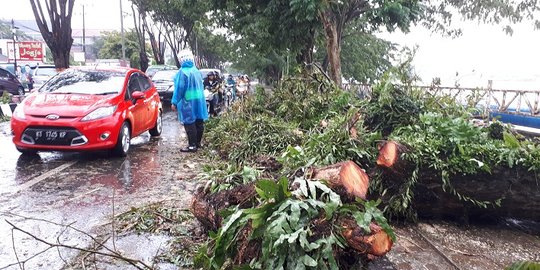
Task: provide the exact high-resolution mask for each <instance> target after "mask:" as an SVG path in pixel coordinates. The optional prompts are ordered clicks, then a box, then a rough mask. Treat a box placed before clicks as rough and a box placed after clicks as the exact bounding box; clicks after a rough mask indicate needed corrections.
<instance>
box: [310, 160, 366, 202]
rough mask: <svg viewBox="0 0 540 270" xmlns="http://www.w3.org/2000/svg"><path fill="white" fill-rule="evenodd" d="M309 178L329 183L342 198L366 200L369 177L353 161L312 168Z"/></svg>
mask: <svg viewBox="0 0 540 270" xmlns="http://www.w3.org/2000/svg"><path fill="white" fill-rule="evenodd" d="M307 176H308V178H310V179H316V180H326V181H328V185H329V186H330V188H331V189H332V190H334V191H335V192H336V193H338V194H339V195H341V196H342V197H344V196H345V197H347V196H346V195H349V197H350V196H351V195H352V196H354V197H357V198H361V199H363V200H365V199H366V196H367V192H368V188H369V177H368V175H367V174H366V172H364V170H362V169H361V168H360V167H359V166H358V165H356V163H354V162H353V161H344V162H340V163H336V164H333V165H329V166H326V167H322V168H312V169H311V170H310V171H308V173H307ZM342 199H343V198H342Z"/></svg>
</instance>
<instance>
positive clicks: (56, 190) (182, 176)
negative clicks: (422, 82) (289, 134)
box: [0, 111, 540, 269]
mask: <svg viewBox="0 0 540 270" xmlns="http://www.w3.org/2000/svg"><path fill="white" fill-rule="evenodd" d="M133 142H134V147H133V148H132V149H131V153H130V155H129V156H128V157H126V158H111V157H109V156H108V155H107V154H106V153H87V154H81V153H40V154H39V156H37V157H32V158H25V157H22V156H20V155H19V154H18V152H17V151H16V150H15V147H14V146H13V145H12V143H11V136H10V134H9V125H8V124H7V123H0V149H1V154H0V178H1V179H0V269H21V266H23V265H24V267H23V269H85V268H88V269H135V267H133V266H131V265H130V264H127V263H125V262H122V261H118V260H110V259H99V258H96V260H87V259H88V257H89V256H90V255H88V254H86V253H84V252H81V251H80V250H79V251H78V250H73V249H66V248H62V247H59V248H56V247H55V248H50V249H48V250H47V248H48V247H49V246H50V245H46V244H44V243H42V242H39V240H36V239H35V238H39V239H40V240H44V241H48V242H50V244H54V245H60V244H65V245H69V246H75V247H78V248H80V249H87V248H89V247H91V246H92V245H93V244H94V242H95V241H94V240H92V239H91V238H90V237H89V235H90V236H93V237H96V239H95V240H96V241H98V240H99V241H101V242H103V243H105V245H106V246H107V247H110V248H111V249H113V250H116V251H119V254H121V255H123V256H125V257H130V258H133V259H137V260H140V261H142V262H144V263H145V264H147V265H149V266H152V267H154V268H156V269H178V267H177V266H174V265H173V264H170V263H155V261H156V260H154V258H155V257H156V256H158V255H159V254H160V253H163V252H165V251H166V250H167V249H168V248H169V245H170V244H171V240H173V239H171V237H170V236H167V234H164V233H152V234H148V233H142V234H137V233H135V232H133V233H120V234H117V233H114V234H113V232H115V231H117V229H118V228H117V227H115V226H119V225H118V224H115V223H114V222H113V223H111V220H112V219H111V217H112V216H118V215H119V214H120V213H122V212H125V211H128V210H130V209H132V208H134V207H141V206H144V205H148V204H152V203H156V202H164V203H168V204H172V205H174V206H176V207H177V208H181V209H183V208H187V207H189V202H190V200H191V196H192V195H191V194H192V193H193V191H194V189H195V186H196V185H198V184H200V182H199V180H197V175H198V174H199V173H200V172H201V164H203V163H204V159H203V158H202V154H200V153H199V154H183V153H180V152H179V148H180V147H181V146H183V144H184V143H185V134H184V133H183V129H182V128H181V127H180V125H179V124H178V123H177V122H176V116H175V114H174V113H173V112H170V111H169V112H166V113H165V115H164V133H163V135H162V136H161V137H160V138H151V137H150V136H149V135H148V134H143V135H142V136H139V137H138V138H136V139H134V140H133ZM6 221H9V222H11V223H12V224H13V225H15V226H17V227H20V228H21V229H22V230H24V231H27V232H28V233H29V234H24V233H22V232H20V231H16V230H15V231H14V230H13V227H12V226H11V225H10V224H8V223H7V222H6ZM511 223H512V224H513V225H516V222H511ZM66 225H70V226H69V227H66ZM185 226H186V230H185V235H187V236H191V235H192V234H197V232H196V231H193V230H192V229H193V228H190V229H189V230H188V228H187V227H192V226H193V222H186V224H185ZM74 228H76V229H78V230H79V231H76V230H74ZM395 229H396V232H397V235H398V241H397V243H396V244H395V246H394V247H393V249H392V251H391V252H390V253H389V254H388V255H387V256H386V257H385V258H382V259H380V260H378V261H376V262H374V263H373V264H372V265H370V267H369V268H370V269H504V267H505V266H508V265H510V264H511V263H512V262H514V261H518V260H533V261H540V236H539V235H538V231H534V230H533V231H531V232H529V233H526V232H524V231H522V230H518V229H516V226H502V225H501V224H497V225H471V226H468V227H465V226H460V225H456V224H451V223H445V222H421V223H419V224H417V225H398V226H395ZM34 237H35V238H34ZM101 250H103V249H101ZM83 258H84V259H85V260H82V259H83ZM81 261H85V262H88V261H91V262H92V263H91V264H81V263H80V262H81ZM23 262H24V264H23ZM186 269H189V268H186Z"/></svg>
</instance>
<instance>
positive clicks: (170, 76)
mask: <svg viewBox="0 0 540 270" xmlns="http://www.w3.org/2000/svg"><path fill="white" fill-rule="evenodd" d="M177 73H178V70H177V69H176V70H160V71H158V72H156V74H155V75H154V77H152V81H153V82H154V85H155V86H156V89H157V91H158V93H159V97H160V98H161V100H162V101H171V100H172V95H173V92H174V77H175V76H176V74H177Z"/></svg>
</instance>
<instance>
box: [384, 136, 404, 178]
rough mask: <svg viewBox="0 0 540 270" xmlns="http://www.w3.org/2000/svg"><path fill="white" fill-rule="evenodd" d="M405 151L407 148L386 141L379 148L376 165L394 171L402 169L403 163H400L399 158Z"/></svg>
mask: <svg viewBox="0 0 540 270" xmlns="http://www.w3.org/2000/svg"><path fill="white" fill-rule="evenodd" d="M406 151H407V148H406V147H405V146H404V145H402V144H400V143H398V142H395V141H386V142H384V143H383V144H382V145H381V147H380V148H379V156H378V157H377V165H378V166H380V167H383V168H386V169H390V170H394V171H398V170H400V169H404V167H405V166H404V165H403V164H402V163H403V161H400V159H399V157H400V155H401V154H402V153H404V152H406Z"/></svg>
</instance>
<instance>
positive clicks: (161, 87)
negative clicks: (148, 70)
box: [156, 85, 173, 92]
mask: <svg viewBox="0 0 540 270" xmlns="http://www.w3.org/2000/svg"><path fill="white" fill-rule="evenodd" d="M169 87H170V86H169V85H156V90H158V92H166V91H167V90H168V89H169ZM172 89H173V88H172V87H171V91H172Z"/></svg>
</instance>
